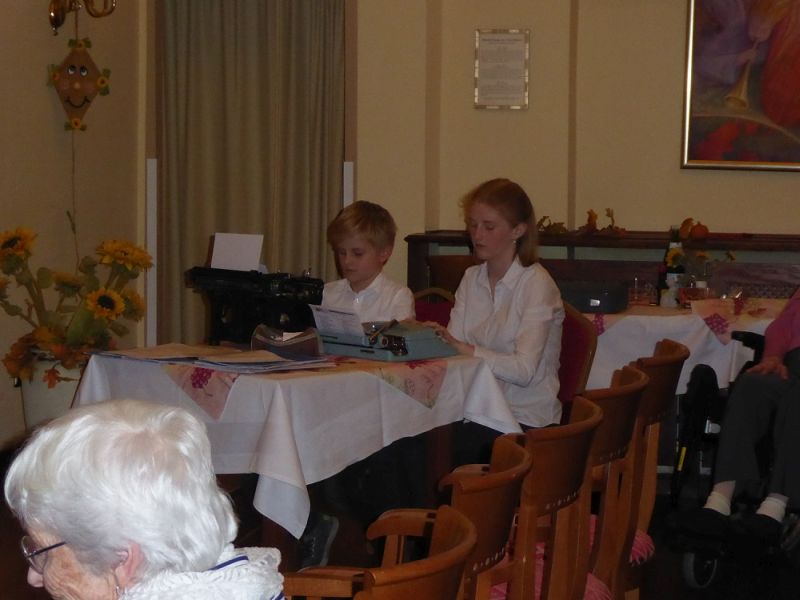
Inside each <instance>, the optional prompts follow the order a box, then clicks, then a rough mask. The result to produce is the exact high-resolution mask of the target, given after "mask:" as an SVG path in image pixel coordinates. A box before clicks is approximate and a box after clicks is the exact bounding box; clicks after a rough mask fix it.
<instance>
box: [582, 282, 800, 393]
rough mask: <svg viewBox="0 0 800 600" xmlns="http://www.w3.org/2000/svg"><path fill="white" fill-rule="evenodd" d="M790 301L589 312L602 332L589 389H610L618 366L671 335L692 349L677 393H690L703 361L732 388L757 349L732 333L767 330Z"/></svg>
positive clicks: (650, 350) (723, 302) (703, 303)
mask: <svg viewBox="0 0 800 600" xmlns="http://www.w3.org/2000/svg"><path fill="white" fill-rule="evenodd" d="M785 302H786V301H785V300H773V299H763V298H753V299H750V300H747V301H745V302H739V303H738V304H735V303H734V301H733V300H717V299H713V300H696V301H694V302H693V303H692V308H691V309H688V308H662V307H660V306H630V307H629V308H628V309H627V310H625V311H624V312H621V313H617V314H587V315H586V317H587V318H588V319H589V320H590V321H592V322H593V323H594V325H595V328H596V329H597V332H598V334H599V335H598V338H597V351H596V353H595V358H594V362H593V364H592V370H591V372H590V374H589V380H588V382H587V388H589V389H592V388H603V387H607V386H608V385H609V383H610V382H611V375H612V373H613V372H614V370H616V369H619V368H620V367H622V366H623V365H625V364H627V363H628V362H630V361H634V360H636V359H637V358H639V357H642V356H650V355H652V353H653V350H654V348H655V345H656V343H657V342H658V341H659V340H662V339H664V338H669V339H672V340H675V341H677V342H680V343H681V344H684V345H685V346H686V347H687V348H689V352H690V353H691V354H690V356H689V360H687V361H686V363H685V365H684V368H683V371H682V372H681V377H680V380H679V381H678V389H677V393H678V394H682V393H684V392H685V391H686V384H687V383H688V381H689V375H690V374H691V371H692V369H693V368H694V367H695V365H697V364H700V363H702V364H706V365H709V366H711V367H712V368H713V369H714V371H715V372H716V374H717V380H718V383H719V385H720V387H727V386H728V384H729V382H730V381H731V380H732V378H734V377H735V376H736V374H737V373H738V372H739V369H740V368H741V367H742V365H744V363H745V362H747V361H748V360H751V359H752V351H751V350H749V349H747V348H744V347H743V346H742V345H741V344H738V343H734V344H732V343H730V341H731V337H730V333H731V331H733V330H735V329H741V330H746V331H753V332H756V333H764V330H765V329H766V327H767V325H769V323H770V322H771V321H772V320H773V319H774V318H775V316H777V314H778V313H779V312H780V311H781V309H782V308H783V306H784V304H785Z"/></svg>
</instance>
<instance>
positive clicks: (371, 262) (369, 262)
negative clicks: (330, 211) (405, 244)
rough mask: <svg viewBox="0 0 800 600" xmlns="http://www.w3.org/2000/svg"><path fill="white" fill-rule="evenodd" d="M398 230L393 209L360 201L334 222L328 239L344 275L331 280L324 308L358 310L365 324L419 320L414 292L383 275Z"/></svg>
mask: <svg viewBox="0 0 800 600" xmlns="http://www.w3.org/2000/svg"><path fill="white" fill-rule="evenodd" d="M396 234H397V225H395V222H394V219H393V218H392V215H390V214H389V211H388V210H386V209H385V208H383V207H382V206H379V205H377V204H374V203H372V202H366V201H364V200H360V201H358V202H354V203H353V204H351V205H350V206H347V207H346V208H344V209H343V210H342V211H341V212H340V213H339V214H338V215H337V216H336V218H335V219H334V220H333V221H331V224H330V225H328V243H329V244H330V246H331V248H332V249H333V252H334V255H335V256H336V264H337V266H338V268H339V272H340V274H341V275H342V277H343V279H339V280H337V281H332V282H330V283H326V284H325V288H324V290H323V293H322V306H324V307H325V308H338V309H341V310H348V311H352V312H355V313H356V314H357V315H358V317H359V319H360V320H361V322H362V323H366V322H370V321H391V320H392V319H396V320H398V321H402V320H403V319H413V318H414V295H413V294H412V293H411V290H409V289H408V288H407V287H406V286H404V285H400V284H399V283H395V282H394V281H392V280H390V279H389V278H387V277H386V276H385V275H384V274H383V273H382V271H383V266H384V265H385V264H386V261H387V260H389V257H390V256H391V255H392V250H394V238H395V235H396Z"/></svg>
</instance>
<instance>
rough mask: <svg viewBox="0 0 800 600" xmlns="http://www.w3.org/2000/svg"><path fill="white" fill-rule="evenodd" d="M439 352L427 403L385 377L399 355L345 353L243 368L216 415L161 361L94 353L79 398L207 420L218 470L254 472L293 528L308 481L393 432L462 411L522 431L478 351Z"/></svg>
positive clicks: (275, 512) (258, 498) (415, 430)
mask: <svg viewBox="0 0 800 600" xmlns="http://www.w3.org/2000/svg"><path fill="white" fill-rule="evenodd" d="M436 362H437V363H439V364H440V365H443V368H444V369H445V372H444V375H443V380H441V388H440V390H439V393H438V396H437V397H436V399H435V403H434V404H433V406H432V407H430V408H429V407H427V406H425V404H423V403H422V402H420V401H418V400H415V399H414V398H412V397H411V396H409V395H408V394H406V393H405V392H404V391H401V389H399V387H398V386H397V385H393V384H392V383H390V381H392V379H393V377H395V376H396V375H397V374H398V373H399V372H400V371H401V370H402V369H407V368H408V366H406V365H405V364H404V363H381V362H376V361H365V360H354V359H350V360H347V361H344V362H343V363H342V364H338V365H337V366H336V367H334V368H328V369H320V370H318V371H295V372H290V373H273V374H268V375H239V376H238V377H236V378H235V380H234V381H233V382H232V385H230V390H229V392H228V393H227V402H225V404H224V410H222V413H221V415H220V416H219V418H218V419H215V418H213V417H212V416H211V415H210V414H208V413H207V412H206V411H205V410H204V409H203V408H201V406H200V405H199V404H198V403H197V402H195V401H194V400H192V399H191V398H190V397H189V395H188V394H187V393H186V392H185V391H184V390H183V389H182V388H181V386H180V385H178V384H177V383H176V381H175V379H174V377H172V376H171V375H170V373H169V372H168V369H166V368H164V366H163V365H162V364H158V363H154V362H145V361H139V360H129V359H123V358H118V357H113V356H105V355H95V356H92V358H91V360H90V361H89V364H88V365H87V367H86V369H85V371H84V374H83V377H82V379H81V382H80V385H79V387H78V390H77V392H76V396H75V398H76V399H75V405H76V406H77V405H83V404H91V403H94V402H101V401H103V400H107V399H110V398H134V399H142V400H158V401H159V402H162V403H164V404H169V405H174V406H181V407H183V408H185V409H187V410H189V411H190V412H192V413H193V414H195V415H196V416H198V417H199V418H201V419H202V420H203V421H204V422H205V423H206V425H207V429H208V436H209V439H210V441H211V451H212V459H213V462H214V469H215V471H216V472H217V473H218V474H229V473H257V474H258V475H259V480H258V485H257V488H256V493H255V497H254V500H253V504H254V506H255V507H256V509H257V510H258V511H259V512H260V513H261V514H263V515H264V516H266V517H268V518H269V519H271V520H272V521H274V522H276V523H277V524H279V525H281V526H282V527H283V528H284V529H286V530H287V531H288V532H289V533H291V534H292V535H293V536H294V537H296V538H299V537H300V535H301V534H302V532H303V529H304V527H305V524H306V521H307V519H308V514H309V509H310V501H309V496H308V490H307V489H306V486H307V485H308V484H311V483H314V482H317V481H321V480H323V479H326V478H327V477H330V476H331V475H334V474H335V473H338V472H339V471H341V470H342V469H343V468H345V467H346V466H348V465H350V464H352V463H354V462H356V461H358V460H361V459H363V458H365V457H367V456H369V455H370V454H372V453H374V452H376V451H378V450H380V449H381V448H383V447H385V446H387V445H389V444H390V443H392V442H394V441H395V440H398V439H400V438H402V437H406V436H412V435H417V434H419V433H422V432H425V431H429V430H431V429H433V428H435V427H438V426H441V425H446V424H448V423H452V422H455V421H459V420H461V419H464V418H466V419H469V420H470V421H474V422H477V423H480V424H482V425H485V426H487V427H491V428H493V429H496V430H498V431H501V432H503V433H510V432H519V431H520V429H519V425H518V423H517V421H516V419H515V418H514V416H513V415H512V414H511V410H510V408H509V406H508V403H507V402H506V399H505V396H504V395H503V392H502V389H501V387H500V385H499V384H498V383H497V380H496V379H495V378H494V376H493V375H492V373H491V371H490V370H489V368H488V367H487V366H486V365H485V363H484V362H483V361H482V360H481V359H478V358H474V357H463V356H456V357H452V358H448V359H444V360H442V361H436ZM411 366H412V367H413V366H414V365H413V364H412V365H411ZM395 383H396V382H395ZM212 412H213V411H212Z"/></svg>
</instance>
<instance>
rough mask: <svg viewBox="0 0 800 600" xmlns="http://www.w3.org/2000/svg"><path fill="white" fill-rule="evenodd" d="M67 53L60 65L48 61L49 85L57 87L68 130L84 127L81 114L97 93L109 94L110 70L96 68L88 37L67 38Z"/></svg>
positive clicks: (84, 112)
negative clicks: (49, 63) (68, 49)
mask: <svg viewBox="0 0 800 600" xmlns="http://www.w3.org/2000/svg"><path fill="white" fill-rule="evenodd" d="M69 47H70V48H71V50H70V53H69V54H67V57H66V58H65V59H64V61H63V62H62V63H61V64H60V65H50V80H49V85H52V86H53V87H55V89H56V93H57V94H58V98H59V99H60V100H61V105H62V106H63V107H64V112H66V113H67V118H68V119H69V120H68V121H67V122H66V123H65V124H64V129H66V130H67V131H84V130H85V129H86V125H85V124H84V123H83V116H84V115H85V114H86V111H87V110H89V107H90V106H91V105H92V102H93V101H94V99H95V98H96V97H97V95H98V94H99V95H101V96H105V95H107V94H108V92H109V89H108V78H109V77H110V76H111V71H109V70H108V69H103V70H102V71H100V69H98V68H97V65H96V64H95V63H94V61H93V60H92V57H91V56H90V55H89V48H91V47H92V43H91V42H90V41H89V38H83V39H81V40H70V41H69Z"/></svg>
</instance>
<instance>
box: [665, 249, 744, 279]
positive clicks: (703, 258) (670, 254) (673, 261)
mask: <svg viewBox="0 0 800 600" xmlns="http://www.w3.org/2000/svg"><path fill="white" fill-rule="evenodd" d="M725 260H726V261H731V262H732V261H734V260H736V256H735V255H734V254H733V252H731V251H730V250H728V251H726V252H725ZM664 262H665V263H666V265H667V268H675V267H683V268H684V272H685V273H686V277H687V278H691V277H694V278H695V279H700V280H706V279H708V278H709V276H710V275H711V273H710V271H711V269H712V268H713V265H714V263H716V262H719V260H718V259H715V258H713V257H712V256H711V255H710V254H709V253H708V252H706V251H705V250H694V249H685V248H682V247H673V248H670V249H669V250H668V251H667V255H666V257H665V259H664Z"/></svg>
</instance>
